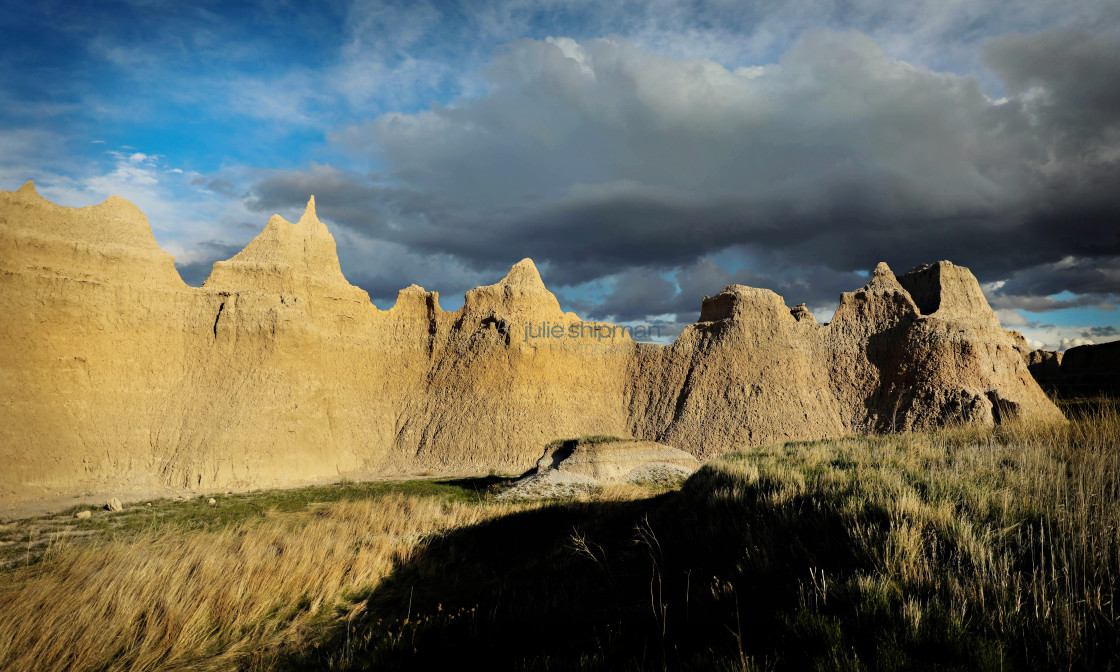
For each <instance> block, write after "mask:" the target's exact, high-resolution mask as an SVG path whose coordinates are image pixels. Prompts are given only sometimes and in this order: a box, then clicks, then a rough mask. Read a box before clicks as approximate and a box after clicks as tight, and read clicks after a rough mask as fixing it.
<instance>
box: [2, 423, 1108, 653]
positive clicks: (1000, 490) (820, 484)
mask: <svg viewBox="0 0 1120 672" xmlns="http://www.w3.org/2000/svg"><path fill="white" fill-rule="evenodd" d="M1067 411H1068V409H1067ZM1069 412H1077V413H1080V415H1079V416H1078V417H1076V418H1074V420H1073V422H1071V423H1070V424H1069V425H1066V426H1031V425H1027V424H1009V425H1004V426H1001V427H997V428H994V429H992V428H983V427H962V428H957V429H953V430H947V431H944V432H939V433H934V434H903V435H896V436H886V437H852V438H848V439H842V440H834V441H819V442H800V443H787V444H784V445H774V446H767V447H763V448H758V449H752V450H750V451H743V452H739V453H733V454H730V455H727V456H725V457H724V458H722V459H720V460H718V461H716V462H713V463H711V464H709V465H706V466H705V467H704V468H703V469H701V470H700V471H699V472H698V473H696V474H695V475H694V476H693V477H692V478H691V479H689V480H688V481H687V482H685V484H684V485H683V486H682V487H681V488H680V489H679V490H669V491H663V490H658V489H649V488H638V487H618V488H610V489H607V490H605V491H602V492H599V493H597V494H594V495H592V496H588V497H585V498H582V499H578V500H569V501H552V502H536V503H519V504H518V503H509V502H502V501H498V500H495V499H494V498H493V497H492V492H493V490H494V488H496V487H500V486H501V481H502V479H500V478H494V479H486V480H482V481H469V480H468V481H459V482H433V481H424V482H406V483H396V484H343V485H340V486H334V487H329V488H314V489H307V490H297V491H286V492H275V493H260V494H257V495H251V496H238V497H229V498H218V503H217V504H216V505H214V506H210V505H207V504H206V503H205V500H202V501H192V502H157V503H153V506H152V507H146V506H144V507H143V508H142V509H141V510H140V511H136V510H129V511H125V512H122V513H118V514H108V513H99V514H96V515H95V517H94V518H92V519H91V520H90V521H83V522H82V523H81V525H88V526H89V528H88V529H87V530H86V531H87V532H88V534H86V535H84V536H76V535H70V536H67V537H66V538H67V539H68V541H66V542H64V543H54V544H47V545H46V546H44V547H41V548H39V547H36V546H35V543H34V541H33V540H30V541H31V543H29V547H30V549H32V550H27V549H25V557H24V561H23V562H20V560H19V553H18V552H15V551H13V552H11V553H9V554H8V555H7V556H5V557H7V558H8V559H9V566H8V568H7V569H5V570H3V571H2V573H0V668H3V669H10V670H35V669H75V670H165V669H245V670H258V669H260V670H265V669H269V670H310V669H337V670H358V669H389V670H392V669H400V670H410V669H435V668H442V667H447V668H452V667H454V668H463V667H467V668H468V669H472V668H475V667H478V666H484V667H487V668H489V669H514V670H540V669H543V670H564V669H602V670H616V669H634V670H662V669H697V670H700V669H703V670H707V669H726V670H732V669H734V670H765V669H775V670H814V669H815V670H864V669H867V670H912V669H961V670H972V669H982V670H1036V669H1062V670H1105V669H1109V668H1110V667H1111V668H1113V669H1120V613H1117V610H1116V604H1115V600H1116V597H1117V584H1118V581H1120V445H1118V444H1120V416H1118V414H1117V412H1116V409H1115V406H1109V405H1096V406H1093V407H1092V408H1091V409H1081V410H1075V411H1069ZM129 516H131V517H129ZM63 524H65V525H74V523H72V522H70V519H69V517H68V518H67V519H66V520H65V522H64V521H63V519H62V518H61V517H55V518H53V519H52V518H46V519H38V520H37V521H24V522H23V523H20V525H21V526H38V527H39V528H40V534H45V532H43V530H47V529H49V528H50V526H51V525H63ZM17 528H18V529H17ZM17 528H13V530H15V531H13V530H8V531H6V532H5V533H6V534H17V532H19V530H23V531H26V529H25V527H19V526H17ZM17 536H18V535H17ZM31 536H32V535H29V539H30V537H31ZM5 548H7V547H5ZM36 548H38V550H35V549H36Z"/></svg>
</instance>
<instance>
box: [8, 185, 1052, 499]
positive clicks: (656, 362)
mask: <svg viewBox="0 0 1120 672" xmlns="http://www.w3.org/2000/svg"><path fill="white" fill-rule="evenodd" d="M0 282H2V283H3V291H2V292H0V311H3V313H4V315H5V320H4V321H3V323H0V420H2V422H0V464H2V465H3V469H0V503H9V504H10V503H12V502H21V501H22V502H26V501H30V500H35V499H38V498H42V497H44V496H46V495H48V494H50V493H55V494H61V493H69V494H72V493H75V492H91V493H101V494H108V493H111V492H115V493H125V492H132V493H138V492H142V491H144V490H145V489H146V488H148V489H152V488H157V487H160V488H169V487H170V488H180V489H184V488H185V489H195V490H199V489H201V490H207V489H210V490H218V489H230V488H235V487H254V488H255V487H262V486H271V485H284V484H292V483H297V482H304V481H308V480H316V479H331V478H337V477H338V476H339V475H340V474H365V475H368V474H372V473H386V472H392V473H401V472H408V471H414V470H421V469H424V470H437V471H440V472H446V473H451V472H478V471H482V470H486V469H490V468H497V469H502V470H515V469H525V468H527V467H528V466H531V465H532V464H533V462H534V461H535V460H536V459H537V458H538V457H539V456H540V451H541V449H542V447H543V446H545V445H546V444H548V443H549V442H551V441H552V440H554V439H556V438H557V437H561V436H585V435H593V434H598V435H616V436H617V435H621V436H627V435H628V436H633V437H636V438H637V439H639V440H645V441H658V442H661V443H665V444H669V445H672V446H674V447H676V448H680V449H683V450H685V451H687V452H688V453H690V454H692V455H693V456H696V457H698V458H701V459H703V458H707V457H711V456H714V455H718V454H720V453H723V452H726V451H728V450H732V449H735V448H743V447H749V446H755V445H759V444H762V443H767V442H773V441H781V440H787V439H812V438H820V437H828V436H839V435H842V434H845V433H848V432H851V431H890V430H901V429H909V428H929V427H938V426H943V425H946V424H950V423H954V422H962V421H979V422H999V421H1002V420H1004V419H1006V418H1008V417H1010V416H1012V415H1029V416H1032V417H1038V418H1044V419H1053V420H1060V419H1061V415H1060V413H1059V412H1058V411H1057V409H1056V408H1055V407H1054V406H1053V404H1052V403H1050V401H1049V400H1048V399H1047V398H1046V397H1045V395H1043V394H1042V392H1041V390H1040V389H1039V388H1038V385H1037V384H1036V383H1035V382H1034V380H1033V379H1032V378H1031V377H1030V375H1029V372H1028V371H1027V368H1026V367H1027V364H1026V362H1025V361H1024V360H1023V358H1022V356H1021V355H1020V354H1018V351H1017V346H1016V343H1017V341H1015V339H1014V338H1013V337H1012V336H1011V335H1010V334H1009V333H1008V332H1006V331H1004V330H1003V329H1002V328H1000V327H999V322H998V320H997V319H996V317H995V314H994V312H993V311H992V310H991V308H990V307H988V305H987V303H986V302H985V301H984V299H983V294H982V292H981V291H980V289H979V285H978V284H977V283H976V280H975V278H974V277H973V276H972V274H971V273H969V272H968V271H967V269H963V268H960V267H957V266H954V265H952V264H950V263H948V262H940V263H938V264H934V265H931V266H926V267H921V268H918V269H915V270H914V271H911V272H910V273H907V274H904V275H902V276H900V277H898V278H896V277H895V276H894V274H893V273H892V272H891V271H890V269H889V268H888V267H887V266H886V265H885V264H880V266H879V267H878V268H876V270H875V273H874V275H873V277H872V278H871V280H870V282H869V283H868V284H867V286H865V287H864V288H862V289H860V290H857V291H855V292H851V293H846V294H844V295H842V296H841V299H840V305H839V307H838V308H837V310H836V313H835V316H834V318H833V320H832V321H831V322H830V323H829V324H827V325H820V324H818V323H817V322H816V320H815V319H813V317H812V315H811V314H810V313H809V311H808V310H807V309H806V308H804V306H798V307H796V308H794V309H792V310H791V309H790V308H788V307H787V306H786V305H785V302H784V301H783V300H782V298H781V297H779V296H778V295H776V294H774V293H773V292H771V291H769V290H765V289H756V288H751V287H744V286H741V285H731V286H728V287H726V288H724V290H723V291H722V292H720V293H719V294H717V295H716V296H714V297H707V298H705V299H704V301H703V304H702V308H701V319H700V321H699V322H697V323H696V324H694V325H691V326H689V327H688V328H686V329H685V330H684V332H683V333H682V334H681V335H680V337H679V338H677V340H676V341H675V342H674V343H672V344H670V345H667V346H659V345H653V344H648V343H635V342H634V341H633V340H632V339H631V338H630V336H629V334H628V333H627V332H626V331H625V330H623V329H621V328H620V327H617V326H615V325H609V324H601V323H590V322H583V321H582V320H580V318H579V317H578V316H577V315H575V314H573V313H565V312H563V310H562V309H561V308H560V305H559V303H558V302H557V300H556V297H555V296H554V295H553V294H552V293H551V292H549V291H548V289H547V288H546V287H545V286H544V283H543V282H542V281H541V278H540V274H539V273H538V272H537V269H536V267H535V266H534V264H533V262H532V261H531V260H528V259H525V260H522V261H521V262H518V263H517V264H516V265H514V267H513V268H512V269H511V270H510V272H509V274H508V275H507V276H506V277H505V278H503V279H502V280H500V281H499V282H497V283H495V284H493V285H489V286H486V287H479V288H476V289H473V290H471V291H470V292H468V293H467V295H466V297H465V302H464V305H463V307H462V308H460V309H459V310H457V311H454V312H447V311H444V310H442V309H441V308H440V305H439V297H438V294H436V293H435V292H428V291H425V290H424V289H423V288H421V287H418V286H415V285H413V286H411V287H408V288H406V289H403V290H401V291H400V293H399V295H398V297H397V301H396V303H395V304H394V305H393V307H392V308H391V309H389V310H379V309H378V308H377V307H375V306H373V305H372V304H371V303H370V302H369V299H368V295H367V294H366V293H365V292H364V291H363V290H361V289H359V288H357V287H354V286H352V285H350V284H349V283H348V282H347V281H346V279H345V277H344V276H343V275H342V272H341V269H340V266H339V264H338V257H337V254H336V249H335V242H334V239H333V237H332V236H331V234H330V232H329V231H327V229H326V227H325V225H323V224H322V222H320V221H319V219H318V218H317V216H316V214H315V208H314V201H313V200H312V201H311V202H309V204H308V208H307V210H306V211H305V213H304V214H303V216H302V217H301V218H300V219H299V221H298V222H295V223H291V222H287V221H286V220H284V219H282V218H280V217H273V218H272V219H270V220H269V222H268V225H267V226H266V227H265V229H264V231H262V233H261V234H260V235H259V236H257V238H255V239H254V240H253V241H252V242H251V243H250V244H249V245H248V246H247V247H246V248H245V249H244V250H243V251H242V252H240V253H238V254H237V255H235V256H234V258H233V259H230V260H228V261H222V262H218V263H216V264H215V265H214V270H213V272H212V273H211V276H210V278H209V279H208V280H207V281H206V283H205V285H204V286H203V287H201V288H195V287H188V286H186V285H185V284H183V282H182V281H181V279H180V278H179V276H178V273H177V272H176V271H175V268H174V264H173V260H172V258H171V257H170V255H167V254H166V253H164V252H163V251H162V250H160V249H159V247H158V245H157V244H156V242H155V239H154V237H153V236H152V233H151V229H150V227H149V226H148V224H147V220H146V219H145V218H144V216H143V214H141V213H140V212H139V210H137V209H136V208H135V206H132V205H131V204H129V203H128V202H127V201H124V200H123V199H119V198H116V197H114V198H110V199H108V200H107V201H106V202H105V203H102V204H101V205H97V206H91V207H88V208H77V209H76V208H64V207H59V206H55V205H53V204H51V203H49V202H48V201H46V200H45V199H42V198H40V197H39V196H38V194H36V193H35V190H34V187H33V186H32V185H31V184H30V183H29V184H28V185H25V186H24V187H23V188H21V189H20V190H19V191H17V192H0Z"/></svg>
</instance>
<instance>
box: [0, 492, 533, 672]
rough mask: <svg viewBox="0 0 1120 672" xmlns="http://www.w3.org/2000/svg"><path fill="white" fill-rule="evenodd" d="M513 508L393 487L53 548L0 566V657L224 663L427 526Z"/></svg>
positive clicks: (275, 636) (304, 618)
mask: <svg viewBox="0 0 1120 672" xmlns="http://www.w3.org/2000/svg"><path fill="white" fill-rule="evenodd" d="M512 508H513V507H510V506H499V505H488V506H485V507H480V506H475V505H469V504H463V503H459V502H450V501H441V500H439V499H421V498H417V497H410V496H402V495H399V494H392V495H388V496H385V497H382V498H379V499H374V500H371V501H352V502H340V503H335V504H331V505H328V506H326V507H322V508H321V509H320V510H318V511H314V512H311V513H300V514H282V515H273V516H272V517H271V518H270V519H266V520H264V521H262V522H255V521H250V522H243V523H240V524H236V525H232V526H230V527H227V528H225V529H223V530H220V531H214V532H193V533H192V532H184V531H183V530H182V529H180V528H167V529H158V530H153V531H150V532H147V533H143V534H140V535H139V536H137V537H134V538H131V539H129V540H127V541H124V542H105V543H92V544H87V545H83V546H81V547H74V548H70V549H64V550H61V551H58V552H56V553H54V554H53V557H50V558H47V559H46V560H45V561H44V562H41V563H39V564H37V565H33V566H31V567H29V568H27V569H21V570H16V571H15V572H11V573H9V574H8V575H7V576H5V577H4V584H3V586H2V587H0V614H5V616H3V617H0V661H4V662H5V664H4V669H6V670H12V671H13V672H14V671H17V670H63V669H67V670H102V669H104V670H165V669H173V668H176V667H178V666H182V665H186V664H188V663H195V662H198V661H201V660H203V659H206V660H207V662H208V664H207V665H206V667H215V668H221V667H228V666H229V665H230V664H231V661H236V660H244V659H246V658H250V659H251V658H253V657H254V656H259V654H260V652H261V651H263V650H265V649H271V650H275V649H276V648H277V647H278V646H279V645H280V644H282V643H284V642H289V643H290V642H296V641H298V640H299V639H300V632H301V629H302V628H303V627H305V626H306V625H307V624H308V623H309V622H310V621H311V620H312V619H314V618H316V617H317V616H320V615H321V614H323V613H324V612H325V611H329V609H328V608H335V607H338V606H339V605H341V604H345V601H344V598H345V596H347V595H348V594H352V593H354V592H355V591H358V590H359V589H363V588H368V587H370V586H372V585H375V584H376V583H377V582H378V581H379V580H380V579H381V578H382V577H384V576H385V574H386V573H387V572H388V571H390V570H391V568H392V567H393V564H394V562H397V561H400V560H402V559H404V558H406V557H407V556H408V554H410V553H414V552H416V551H418V550H419V549H421V548H423V546H424V543H425V540H426V539H427V538H429V537H430V535H432V534H435V533H438V532H440V531H441V530H446V529H449V528H458V527H462V526H465V525H469V524H472V523H476V522H478V521H480V520H483V519H485V518H488V517H490V516H494V515H500V514H502V513H505V512H508V511H510V510H512ZM347 606H349V605H347ZM328 617H329V614H328ZM260 662H265V661H260Z"/></svg>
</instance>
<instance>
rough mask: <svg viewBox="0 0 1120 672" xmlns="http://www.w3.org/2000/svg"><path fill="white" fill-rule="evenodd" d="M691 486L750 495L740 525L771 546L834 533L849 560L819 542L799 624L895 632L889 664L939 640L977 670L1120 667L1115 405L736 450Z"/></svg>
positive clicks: (1119, 461) (1119, 419)
mask: <svg viewBox="0 0 1120 672" xmlns="http://www.w3.org/2000/svg"><path fill="white" fill-rule="evenodd" d="M690 485H691V486H692V487H694V488H698V489H697V490H696V496H698V497H704V498H706V499H707V500H708V501H709V502H720V501H721V500H722V502H723V505H724V506H726V505H727V504H728V503H738V504H739V505H740V506H741V505H743V504H744V503H747V502H751V503H752V504H751V505H750V509H752V512H753V513H754V514H755V515H754V516H753V517H747V518H746V519H745V521H746V522H745V524H746V525H747V526H750V527H751V528H752V529H750V530H749V531H746V530H743V531H742V532H743V533H744V534H745V535H746V536H747V537H749V538H753V539H754V540H756V543H757V544H758V545H759V546H762V547H764V548H765V547H767V546H769V547H771V548H781V547H782V546H783V545H786V546H788V545H789V544H790V543H791V542H790V540H789V539H786V540H782V539H780V537H781V536H782V535H787V536H788V535H789V534H790V530H798V529H800V530H805V529H812V528H815V529H817V530H831V531H832V534H833V535H834V538H832V539H830V540H827V541H826V544H825V546H824V548H826V549H827V548H828V547H829V546H831V548H832V551H833V552H834V553H835V554H836V555H835V556H834V557H832V558H829V559H828V560H827V561H820V560H821V555H825V554H822V553H820V550H821V548H822V547H821V546H820V545H818V546H816V547H815V548H814V549H813V550H814V551H815V552H816V555H817V559H818V561H817V562H811V563H810V566H809V567H808V570H809V571H808V574H809V576H805V577H804V578H803V580H802V581H801V582H800V583H801V588H800V598H799V606H798V607H797V608H796V609H794V610H793V613H792V614H791V615H790V616H789V621H790V627H791V629H799V628H800V629H803V630H804V631H805V632H815V633H816V634H817V635H818V636H820V637H822V638H824V639H828V638H830V637H832V638H833V639H835V638H837V637H838V638H839V639H840V640H849V639H852V638H855V637H856V635H855V633H854V631H853V624H855V623H859V624H862V625H861V626H860V627H863V628H868V627H882V628H884V632H887V633H888V635H889V636H888V637H887V638H885V639H883V640H881V641H878V642H874V643H872V644H870V645H869V648H872V649H873V652H866V651H865V653H864V655H865V657H867V658H874V659H876V660H878V661H879V663H880V666H882V667H886V668H888V669H889V668H892V667H895V665H893V664H891V663H890V661H891V660H895V659H899V660H909V663H908V664H910V663H918V662H922V661H921V660H920V659H913V657H912V656H913V653H912V652H913V651H914V650H917V649H920V648H922V647H923V646H926V645H928V644H929V643H931V642H935V643H937V645H938V646H942V647H948V648H950V649H952V648H957V649H959V651H960V652H962V653H964V652H967V656H969V658H968V659H969V660H970V663H971V664H972V665H973V666H975V667H978V668H985V667H986V668H990V669H1007V668H1015V667H1016V666H1025V667H1027V668H1031V669H1059V668H1060V669H1096V668H1098V667H1100V666H1104V665H1115V664H1116V663H1117V662H1118V661H1117V659H1116V656H1117V655H1118V654H1120V647H1118V642H1120V612H1118V611H1117V608H1116V604H1115V600H1116V598H1117V596H1118V588H1120V415H1118V414H1117V412H1116V410H1115V408H1103V409H1097V410H1094V411H1091V412H1089V413H1087V414H1085V415H1082V416H1079V417H1076V418H1074V420H1073V422H1071V423H1069V424H1068V425H1057V424H1037V423H1027V422H1015V423H1009V424H1005V425H1002V426H999V427H996V428H994V429H993V428H986V427H976V426H968V427H960V428H955V429H951V430H947V431H943V432H937V433H932V434H904V435H899V436H890V437H871V438H863V439H848V440H841V441H829V442H810V443H802V444H787V445H785V446H779V447H769V448H762V449H758V450H755V451H748V452H744V453H740V454H737V455H733V456H729V457H728V458H727V459H725V460H723V461H721V462H719V463H717V464H715V465H713V466H712V467H709V468H708V469H707V470H706V472H705V473H702V474H700V475H699V476H698V477H697V478H694V482H693V483H692V484H690ZM731 505H732V506H734V505H735V504H731ZM716 527H718V528H719V532H718V533H720V534H726V533H727V532H728V529H727V526H726V524H725V523H717V524H715V525H713V526H712V529H710V530H709V533H711V534H715V533H716V530H715V529H714V528H716ZM769 535H774V536H769ZM826 537H827V533H826ZM837 557H843V558H845V559H846V560H847V562H835V560H836V558H837ZM753 564H754V563H753V562H752V560H751V559H750V558H747V560H746V562H745V563H743V564H741V565H740V567H739V570H740V571H741V572H743V573H747V574H749V573H750V571H751V569H752V565H753ZM753 568H754V569H758V567H757V566H754V567H753ZM891 623H903V624H905V625H906V627H905V628H903V629H902V630H898V629H896V628H893V626H890V625H888V624H891ZM908 651H909V653H907V652H908ZM1012 661H1015V662H1016V663H1017V664H1013V663H1012ZM884 662H886V663H887V664H885V665H884V664H883V663H884ZM849 663H851V664H855V661H852V660H848V661H846V662H844V665H847V664H849ZM838 664H839V663H838ZM844 665H840V666H841V667H843V666H844ZM856 667H859V665H856ZM900 667H906V665H901V666H900Z"/></svg>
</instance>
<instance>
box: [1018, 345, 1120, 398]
mask: <svg viewBox="0 0 1120 672" xmlns="http://www.w3.org/2000/svg"><path fill="white" fill-rule="evenodd" d="M1025 360H1026V362H1027V366H1028V367H1029V369H1030V372H1031V374H1032V375H1033V376H1034V378H1035V380H1037V381H1038V382H1039V384H1040V385H1041V386H1042V387H1043V389H1045V390H1047V391H1048V392H1051V393H1053V394H1056V395H1058V396H1060V397H1064V398H1076V397H1094V396H1111V397H1117V396H1120V341H1110V342H1108V343H1096V344H1093V345H1079V346H1076V347H1073V348H1070V349H1069V350H1066V351H1065V352H1054V351H1051V350H1033V351H1030V352H1027V353H1025Z"/></svg>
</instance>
